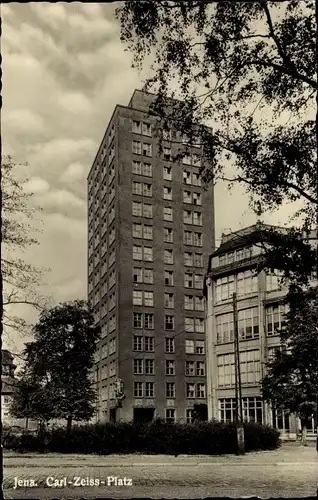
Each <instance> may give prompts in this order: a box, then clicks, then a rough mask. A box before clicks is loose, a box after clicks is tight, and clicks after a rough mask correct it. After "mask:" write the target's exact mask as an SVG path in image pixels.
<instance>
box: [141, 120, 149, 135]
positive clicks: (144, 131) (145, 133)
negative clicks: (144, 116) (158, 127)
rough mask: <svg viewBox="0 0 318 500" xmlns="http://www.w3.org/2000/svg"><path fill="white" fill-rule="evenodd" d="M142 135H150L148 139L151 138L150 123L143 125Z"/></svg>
mask: <svg viewBox="0 0 318 500" xmlns="http://www.w3.org/2000/svg"><path fill="white" fill-rule="evenodd" d="M142 134H143V135H148V137H151V124H150V123H145V122H143V123H142Z"/></svg>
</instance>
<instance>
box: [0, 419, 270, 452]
mask: <svg viewBox="0 0 318 500" xmlns="http://www.w3.org/2000/svg"><path fill="white" fill-rule="evenodd" d="M244 428H245V448H246V451H247V452H250V451H256V450H273V449H276V448H278V447H279V446H280V439H279V432H278V431H277V430H275V429H273V428H271V427H269V426H266V425H259V424H252V423H251V424H248V423H247V424H245V425H244ZM236 439H237V438H236V428H235V424H233V423H226V424H225V423H221V422H196V423H193V424H171V423H166V422H164V421H162V420H154V421H153V422H150V423H147V424H134V423H131V422H118V423H99V424H86V425H75V426H74V427H73V429H72V431H71V434H70V435H69V436H67V434H66V429H65V428H58V429H51V430H49V431H45V432H42V433H41V434H38V435H33V434H30V433H27V432H24V433H23V434H22V435H21V436H12V435H10V434H7V435H6V436H5V437H4V439H3V444H4V447H5V448H7V449H12V450H16V451H38V452H42V453H43V452H45V451H51V452H59V453H84V454H88V453H94V454H98V455H108V454H114V453H146V454H167V455H180V454H187V455H189V454H190V455H191V454H200V455H220V454H229V453H235V452H236V447H237V441H236Z"/></svg>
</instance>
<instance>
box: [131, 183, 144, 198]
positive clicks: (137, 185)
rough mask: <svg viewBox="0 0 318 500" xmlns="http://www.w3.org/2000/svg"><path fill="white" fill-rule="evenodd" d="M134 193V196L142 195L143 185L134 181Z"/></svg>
mask: <svg viewBox="0 0 318 500" xmlns="http://www.w3.org/2000/svg"><path fill="white" fill-rule="evenodd" d="M132 193H133V194H138V195H141V194H142V183H141V182H135V181H133V183H132Z"/></svg>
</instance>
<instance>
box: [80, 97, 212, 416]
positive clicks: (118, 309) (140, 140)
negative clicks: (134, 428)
mask: <svg viewBox="0 0 318 500" xmlns="http://www.w3.org/2000/svg"><path fill="white" fill-rule="evenodd" d="M153 99H154V95H153V94H148V93H145V92H143V91H139V90H136V91H135V92H134V94H133V96H132V98H131V100H130V103H129V105H128V106H121V105H117V106H116V108H115V111H114V113H113V116H112V118H111V120H110V123H109V125H108V127H107V129H106V133H105V135H104V138H103V140H102V143H101V145H100V147H99V150H98V152H97V155H96V158H95V160H94V163H93V166H92V168H91V171H90V173H89V176H88V298H89V301H90V303H91V304H92V306H93V310H94V314H95V319H96V321H97V322H99V324H100V327H101V339H100V341H99V343H98V345H97V353H96V365H95V368H96V369H95V371H94V373H93V380H94V385H95V387H96V389H97V394H98V408H97V418H98V419H99V420H106V421H108V420H119V419H120V420H126V421H130V420H132V419H134V420H139V421H140V420H150V419H152V418H153V417H161V418H166V419H167V420H171V421H172V420H178V421H182V420H188V421H189V420H191V418H192V417H193V408H194V407H195V405H197V404H200V403H203V404H205V403H206V374H205V329H204V322H205V312H204V297H203V277H204V273H205V269H206V266H207V262H208V256H209V254H210V253H211V249H213V248H214V200H213V187H212V186H210V187H208V188H207V189H206V188H204V187H203V185H202V182H201V178H200V175H199V168H200V162H201V147H198V146H192V147H190V149H189V148H188V149H187V153H188V154H187V156H185V157H183V158H182V159H180V160H178V161H174V159H175V157H176V152H177V151H179V150H180V147H183V148H186V146H183V145H182V134H180V133H178V132H177V131H173V130H171V132H169V134H168V133H167V134H166V135H165V137H164V141H163V144H162V146H163V151H162V153H160V151H159V141H158V135H157V134H156V128H155V126H156V121H155V119H154V117H153V116H151V114H150V113H149V105H150V103H151V102H152V101H153ZM185 150H186V149H185Z"/></svg>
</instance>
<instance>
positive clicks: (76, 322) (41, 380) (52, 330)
mask: <svg viewBox="0 0 318 500" xmlns="http://www.w3.org/2000/svg"><path fill="white" fill-rule="evenodd" d="M33 333H34V341H32V342H29V343H27V344H26V348H25V351H24V355H25V358H26V364H25V372H24V375H23V377H22V379H21V380H20V381H19V383H18V389H17V392H16V393H15V396H14V402H13V406H12V411H13V413H14V414H16V415H17V416H21V415H23V416H30V417H31V418H38V419H42V420H48V419H50V418H59V419H66V420H67V421H68V426H69V428H70V426H71V422H72V420H89V419H90V418H91V416H92V415H93V413H94V406H93V403H94V401H95V392H94V390H93V389H92V387H91V382H90V370H91V368H92V366H93V364H94V353H95V349H96V342H97V340H98V339H99V329H98V328H96V327H95V325H94V319H93V316H92V314H91V312H90V310H89V309H88V308H87V305H86V303H85V302H84V301H74V302H70V303H63V304H60V305H59V306H57V307H54V308H53V309H50V310H44V311H43V312H42V313H41V314H40V318H39V321H38V323H37V324H36V325H35V327H34V329H33ZM25 388H27V391H26V390H25Z"/></svg>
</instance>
